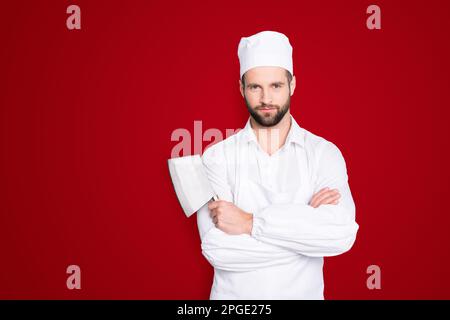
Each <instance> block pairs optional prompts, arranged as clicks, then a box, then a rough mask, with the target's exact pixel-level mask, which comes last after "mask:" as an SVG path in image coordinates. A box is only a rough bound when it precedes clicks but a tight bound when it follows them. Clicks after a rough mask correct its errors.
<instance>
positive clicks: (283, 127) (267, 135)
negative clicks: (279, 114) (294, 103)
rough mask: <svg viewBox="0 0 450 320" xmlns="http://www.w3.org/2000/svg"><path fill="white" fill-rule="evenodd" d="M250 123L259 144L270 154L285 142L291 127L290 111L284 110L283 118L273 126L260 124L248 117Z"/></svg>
mask: <svg viewBox="0 0 450 320" xmlns="http://www.w3.org/2000/svg"><path fill="white" fill-rule="evenodd" d="M250 125H251V127H252V129H253V131H254V132H255V135H256V138H257V139H258V143H259V145H260V146H261V147H262V148H263V150H264V151H266V152H267V153H268V154H269V155H272V154H273V153H275V152H276V151H277V150H278V149H280V148H281V147H282V146H283V145H284V143H285V142H286V138H287V135H288V133H289V129H290V128H291V115H290V112H286V114H285V115H284V117H283V119H281V121H280V122H278V123H277V124H276V125H275V126H273V127H264V126H261V125H260V124H259V123H257V122H256V121H255V120H254V119H253V117H250Z"/></svg>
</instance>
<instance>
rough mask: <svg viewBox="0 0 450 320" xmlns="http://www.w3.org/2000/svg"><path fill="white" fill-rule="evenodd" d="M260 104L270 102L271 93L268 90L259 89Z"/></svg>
mask: <svg viewBox="0 0 450 320" xmlns="http://www.w3.org/2000/svg"><path fill="white" fill-rule="evenodd" d="M260 102H261V104H272V95H271V94H270V93H269V90H261V99H260Z"/></svg>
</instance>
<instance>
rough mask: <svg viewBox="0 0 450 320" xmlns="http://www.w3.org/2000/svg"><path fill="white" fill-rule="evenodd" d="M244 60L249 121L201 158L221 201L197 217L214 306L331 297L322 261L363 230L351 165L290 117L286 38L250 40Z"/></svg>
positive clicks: (241, 51) (291, 83)
mask: <svg viewBox="0 0 450 320" xmlns="http://www.w3.org/2000/svg"><path fill="white" fill-rule="evenodd" d="M237 53H238V57H239V62H240V80H239V87H240V93H241V95H242V97H243V99H244V102H245V104H246V106H247V110H248V112H249V118H248V120H247V122H246V124H245V127H244V128H243V129H242V130H240V131H238V132H237V133H236V134H234V135H233V136H231V137H228V138H227V139H225V140H223V141H220V142H218V143H216V144H214V145H213V146H211V147H209V148H208V149H206V150H205V152H204V153H203V156H202V161H203V164H204V167H205V169H206V173H207V175H208V178H209V180H210V181H211V184H212V187H213V188H214V191H215V192H216V194H217V195H218V197H219V200H217V201H210V202H209V203H207V204H206V205H204V206H203V207H202V208H201V209H200V210H199V211H198V212H197V224H198V229H199V233H200V238H201V248H202V253H203V255H204V257H205V258H206V259H207V260H208V262H209V263H210V264H211V265H212V266H213V267H214V279H213V284H212V289H211V294H210V299H319V300H320V299H324V295H323V291H324V281H323V262H324V261H323V257H330V256H336V255H339V254H342V253H344V252H347V251H348V250H350V248H351V247H352V246H353V243H354V242H355V239H356V234H357V230H358V224H357V223H356V221H355V204H354V201H353V198H352V194H351V191H350V187H349V184H348V176H347V169H346V163H345V160H344V158H343V155H342V153H341V152H340V150H339V149H338V147H337V146H336V145H335V144H333V143H332V142H330V141H328V140H326V139H324V138H322V137H319V136H317V135H315V134H313V133H311V132H309V131H308V130H306V129H304V128H302V127H301V126H300V125H299V124H298V123H297V122H296V120H295V119H294V117H293V116H292V115H291V114H290V98H291V96H292V95H293V94H294V91H295V87H296V79H295V76H294V73H293V63H292V46H291V45H290V43H289V39H288V38H287V37H286V36H285V35H284V34H282V33H279V32H275V31H262V32H259V33H257V34H254V35H252V36H250V37H243V38H241V40H240V43H239V46H238V52H237Z"/></svg>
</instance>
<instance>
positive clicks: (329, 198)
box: [319, 193, 341, 205]
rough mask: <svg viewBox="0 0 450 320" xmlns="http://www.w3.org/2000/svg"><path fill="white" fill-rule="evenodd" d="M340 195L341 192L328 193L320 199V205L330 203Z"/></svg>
mask: <svg viewBox="0 0 450 320" xmlns="http://www.w3.org/2000/svg"><path fill="white" fill-rule="evenodd" d="M340 197H341V195H340V194H339V193H337V194H331V195H328V196H326V197H325V198H323V199H321V200H320V201H319V205H322V204H329V203H331V202H333V201H335V200H337V199H339V198H340Z"/></svg>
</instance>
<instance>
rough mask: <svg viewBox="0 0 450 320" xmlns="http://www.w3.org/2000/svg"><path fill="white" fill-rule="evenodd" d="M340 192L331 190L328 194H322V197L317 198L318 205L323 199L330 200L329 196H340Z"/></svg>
mask: <svg viewBox="0 0 450 320" xmlns="http://www.w3.org/2000/svg"><path fill="white" fill-rule="evenodd" d="M338 193H339V192H338V191H337V189H333V190H329V191H327V192H324V193H322V194H321V195H320V196H318V197H317V199H316V203H317V204H318V203H320V202H321V201H322V200H323V199H325V198H328V197H329V196H334V195H336V194H338Z"/></svg>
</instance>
